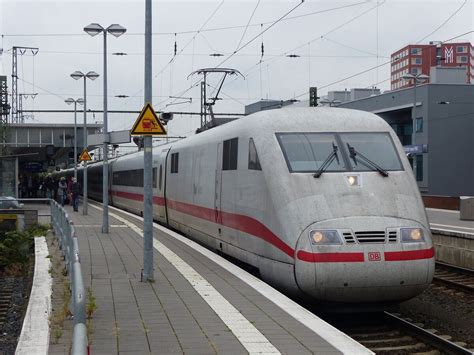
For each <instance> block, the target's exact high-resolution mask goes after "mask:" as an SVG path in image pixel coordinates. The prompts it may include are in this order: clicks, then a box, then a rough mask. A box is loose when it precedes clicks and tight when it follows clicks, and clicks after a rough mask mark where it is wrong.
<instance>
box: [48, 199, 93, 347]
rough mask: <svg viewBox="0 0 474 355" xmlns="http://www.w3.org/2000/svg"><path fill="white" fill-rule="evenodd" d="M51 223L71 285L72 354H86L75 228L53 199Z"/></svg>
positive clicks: (82, 294)
mask: <svg viewBox="0 0 474 355" xmlns="http://www.w3.org/2000/svg"><path fill="white" fill-rule="evenodd" d="M51 224H52V225H53V229H54V234H55V235H56V238H58V241H59V246H60V248H61V250H62V252H63V256H64V260H65V263H66V269H67V272H68V274H69V279H70V281H71V285H72V290H71V293H72V309H73V315H74V330H73V339H72V354H73V355H76V354H77V355H82V354H87V346H88V339H87V327H86V292H85V288H84V281H83V279H82V271H81V260H80V256H79V243H78V241H77V236H76V229H75V228H74V225H73V224H72V222H71V220H70V219H69V215H68V213H67V212H66V210H65V209H64V208H62V207H61V206H60V205H59V203H57V202H56V201H54V200H51Z"/></svg>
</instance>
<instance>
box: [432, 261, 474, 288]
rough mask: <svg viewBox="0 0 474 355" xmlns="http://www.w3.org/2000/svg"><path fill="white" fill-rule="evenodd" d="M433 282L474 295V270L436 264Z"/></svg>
mask: <svg viewBox="0 0 474 355" xmlns="http://www.w3.org/2000/svg"><path fill="white" fill-rule="evenodd" d="M433 281H434V282H436V283H440V284H443V285H446V286H449V287H452V288H456V289H459V290H461V291H464V292H468V293H472V294H474V270H470V269H465V268H460V267H457V266H452V265H448V264H444V263H441V262H436V270H435V275H434V278H433Z"/></svg>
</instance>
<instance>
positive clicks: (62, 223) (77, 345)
mask: <svg viewBox="0 0 474 355" xmlns="http://www.w3.org/2000/svg"><path fill="white" fill-rule="evenodd" d="M28 204H32V205H34V207H32V208H37V209H38V217H51V220H50V221H51V225H52V227H53V230H54V234H55V236H56V238H57V239H58V243H59V247H60V249H61V251H62V253H63V256H64V260H65V264H66V270H67V273H68V275H69V279H70V282H71V294H72V311H73V312H72V313H73V316H74V329H73V339H72V354H73V355H85V354H87V353H88V350H87V348H88V339H87V327H86V291H85V287H84V281H83V278H82V271H81V261H80V257H79V244H78V242H77V237H76V230H75V228H74V225H73V223H72V221H71V220H70V218H69V215H68V213H67V212H66V210H65V209H64V208H63V207H61V205H60V204H59V203H58V202H56V201H55V200H53V199H49V198H20V199H16V198H5V197H0V209H26V208H28ZM47 204H49V205H50V207H49V208H44V209H43V208H42V206H45V207H46V205H47ZM40 211H41V212H42V213H40ZM48 212H49V213H48Z"/></svg>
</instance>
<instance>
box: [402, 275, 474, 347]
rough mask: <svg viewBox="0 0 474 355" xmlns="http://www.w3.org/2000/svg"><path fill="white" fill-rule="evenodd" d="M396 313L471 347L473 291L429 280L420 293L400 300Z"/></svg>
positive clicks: (473, 317)
mask: <svg viewBox="0 0 474 355" xmlns="http://www.w3.org/2000/svg"><path fill="white" fill-rule="evenodd" d="M400 314H401V315H402V316H403V317H409V318H411V320H412V321H413V322H415V323H423V324H424V328H425V329H436V330H437V331H438V332H437V333H436V334H447V335H450V336H451V337H452V339H451V341H453V342H464V343H466V344H467V345H466V346H464V347H466V348H468V349H474V295H473V294H469V293H465V292H461V291H458V290H454V289H451V288H447V287H444V286H440V285H436V284H431V287H430V288H429V289H427V290H426V291H425V292H423V293H422V294H421V295H419V296H417V297H415V298H413V299H411V300H409V301H406V302H403V303H402V304H401V305H400Z"/></svg>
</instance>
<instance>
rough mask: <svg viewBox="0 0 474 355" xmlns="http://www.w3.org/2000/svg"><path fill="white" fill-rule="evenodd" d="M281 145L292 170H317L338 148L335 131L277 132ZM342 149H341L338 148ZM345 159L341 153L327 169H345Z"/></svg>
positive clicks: (299, 171) (298, 171)
mask: <svg viewBox="0 0 474 355" xmlns="http://www.w3.org/2000/svg"><path fill="white" fill-rule="evenodd" d="M277 138H278V141H279V143H280V147H281V149H282V151H283V154H284V156H285V159H286V163H287V165H288V169H289V170H290V172H293V173H295V172H297V173H305V172H315V171H318V170H319V168H320V167H321V166H322V165H323V163H324V162H325V161H326V159H328V157H329V156H330V155H331V154H333V152H334V147H336V148H338V143H337V139H336V135H335V134H334V133H277ZM338 151H340V149H338ZM345 170H346V167H345V165H344V159H342V156H341V155H340V154H339V155H338V159H333V160H332V162H331V164H329V166H327V169H326V171H345Z"/></svg>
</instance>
